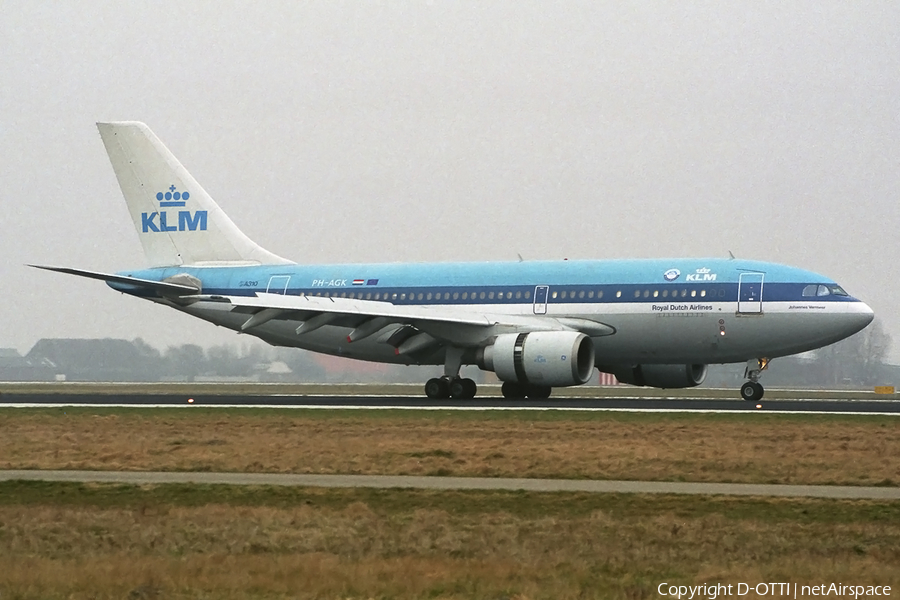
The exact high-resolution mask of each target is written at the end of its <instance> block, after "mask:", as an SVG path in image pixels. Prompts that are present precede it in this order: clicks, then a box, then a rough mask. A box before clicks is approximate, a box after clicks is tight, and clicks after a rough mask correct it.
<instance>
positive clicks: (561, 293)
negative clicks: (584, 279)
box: [559, 290, 566, 300]
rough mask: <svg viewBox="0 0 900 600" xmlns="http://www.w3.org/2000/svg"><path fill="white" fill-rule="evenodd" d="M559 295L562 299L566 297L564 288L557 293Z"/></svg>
mask: <svg viewBox="0 0 900 600" xmlns="http://www.w3.org/2000/svg"><path fill="white" fill-rule="evenodd" d="M559 297H560V298H562V299H563V300H565V299H566V290H563V291H561V292H560V293H559Z"/></svg>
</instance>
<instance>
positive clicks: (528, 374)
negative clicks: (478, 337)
mask: <svg viewBox="0 0 900 600" xmlns="http://www.w3.org/2000/svg"><path fill="white" fill-rule="evenodd" d="M478 366H479V367H481V368H482V369H485V370H487V371H493V372H495V373H496V374H497V377H499V378H500V379H501V380H503V381H509V382H513V383H520V384H528V385H540V386H548V387H552V386H567V385H581V384H582V383H586V382H587V380H588V379H590V378H591V374H592V373H593V372H594V343H593V342H592V341H591V338H589V337H588V336H586V335H585V334H583V333H579V332H577V331H532V332H529V333H507V334H503V335H498V336H497V339H496V340H495V341H494V343H493V344H492V345H490V346H487V347H486V348H484V349H483V350H481V351H480V352H479V355H478Z"/></svg>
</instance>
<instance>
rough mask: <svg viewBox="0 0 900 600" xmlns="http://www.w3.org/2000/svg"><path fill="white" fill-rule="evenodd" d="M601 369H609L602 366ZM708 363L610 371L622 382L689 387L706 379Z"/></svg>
mask: <svg viewBox="0 0 900 600" xmlns="http://www.w3.org/2000/svg"><path fill="white" fill-rule="evenodd" d="M600 370H601V371H607V369H605V368H601V369H600ZM706 371H707V366H706V365H635V366H634V367H620V368H613V369H610V370H609V371H608V372H609V373H612V374H613V375H615V376H616V379H618V380H619V381H621V382H622V383H628V384H631V385H646V386H649V387H655V388H689V387H694V386H697V385H700V384H701V383H703V380H704V379H706Z"/></svg>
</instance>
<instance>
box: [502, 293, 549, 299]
mask: <svg viewBox="0 0 900 600" xmlns="http://www.w3.org/2000/svg"><path fill="white" fill-rule="evenodd" d="M502 295H503V294H501V296H502ZM552 296H553V298H556V297H557V292H553V294H552Z"/></svg>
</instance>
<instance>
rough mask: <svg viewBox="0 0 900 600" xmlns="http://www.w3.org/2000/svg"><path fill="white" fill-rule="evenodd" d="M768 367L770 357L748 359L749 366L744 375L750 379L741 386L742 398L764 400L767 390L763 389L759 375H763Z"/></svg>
mask: <svg viewBox="0 0 900 600" xmlns="http://www.w3.org/2000/svg"><path fill="white" fill-rule="evenodd" d="M768 368H769V359H768V358H760V359H755V358H752V359H750V360H748V361H747V368H746V369H745V370H744V377H746V378H747V379H749V380H750V381H746V382H744V385H742V386H741V398H743V399H744V400H750V401H752V402H756V401H757V400H762V397H763V394H764V393H765V390H764V389H763V386H762V384H761V383H760V382H759V376H760V375H762V372H763V371H765V370H766V369H768Z"/></svg>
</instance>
